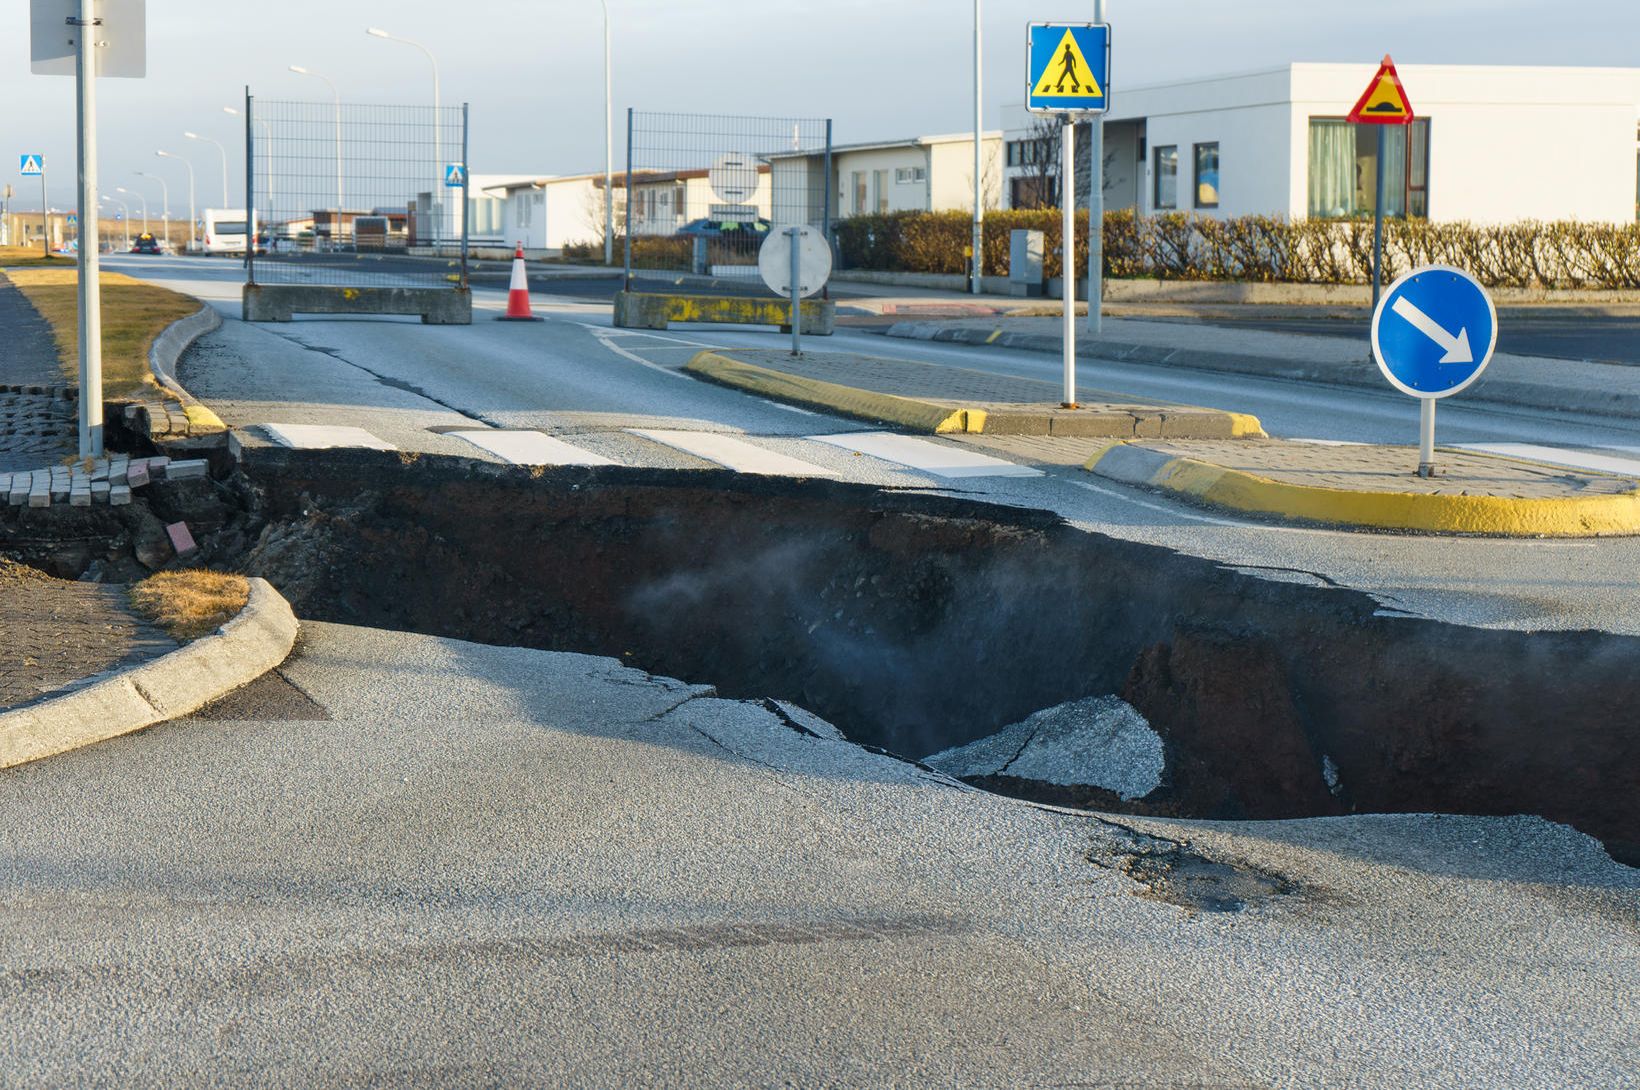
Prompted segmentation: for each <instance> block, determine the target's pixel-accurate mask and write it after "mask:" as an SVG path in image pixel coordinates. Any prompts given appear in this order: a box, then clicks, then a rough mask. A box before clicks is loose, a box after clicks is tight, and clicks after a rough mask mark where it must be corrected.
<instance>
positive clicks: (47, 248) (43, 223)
mask: <svg viewBox="0 0 1640 1090" xmlns="http://www.w3.org/2000/svg"><path fill="white" fill-rule="evenodd" d="M40 252H41V255H42V256H44V257H50V256H51V206H50V205H49V204H47V203H46V165H45V160H43V159H42V160H40Z"/></svg>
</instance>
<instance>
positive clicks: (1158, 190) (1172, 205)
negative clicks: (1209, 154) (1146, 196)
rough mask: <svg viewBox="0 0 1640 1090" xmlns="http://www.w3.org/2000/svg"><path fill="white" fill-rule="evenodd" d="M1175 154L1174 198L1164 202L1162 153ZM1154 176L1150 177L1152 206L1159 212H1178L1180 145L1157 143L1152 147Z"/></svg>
mask: <svg viewBox="0 0 1640 1090" xmlns="http://www.w3.org/2000/svg"><path fill="white" fill-rule="evenodd" d="M1164 152H1172V154H1173V200H1172V201H1171V202H1169V203H1168V204H1163V203H1162V154H1163V153H1164ZM1150 155H1151V170H1152V176H1151V179H1150V207H1151V209H1152V210H1153V211H1157V212H1164V211H1165V212H1176V211H1178V208H1179V145H1177V144H1157V145H1156V146H1155V147H1153V148H1151V149H1150Z"/></svg>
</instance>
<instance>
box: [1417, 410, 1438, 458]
mask: <svg viewBox="0 0 1640 1090" xmlns="http://www.w3.org/2000/svg"><path fill="white" fill-rule="evenodd" d="M1418 401H1419V405H1418V476H1420V477H1433V476H1435V399H1434V398H1432V397H1423V398H1419V399H1418Z"/></svg>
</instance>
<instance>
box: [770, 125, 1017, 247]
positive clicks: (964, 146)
mask: <svg viewBox="0 0 1640 1090" xmlns="http://www.w3.org/2000/svg"><path fill="white" fill-rule="evenodd" d="M981 140H982V143H981V156H982V164H981V165H982V170H983V175H982V176H983V179H984V181H983V183H982V186H981V190H982V193H983V196H984V199H985V205H986V207H988V208H999V207H1002V204H1001V200H1002V146H1003V134H1002V133H1001V132H1000V131H993V132H987V133H984V134H983V135H982V137H981ZM769 159H770V162H771V163H773V165H774V171H775V179H774V188H775V193H774V219H775V225H776V226H777V227H778V226H780V225H781V224H783V223H791V222H802V223H811V224H815V225H818V224H819V223H820V221H821V218H822V215H823V208H822V207H821V205H822V204H823V202H824V199H825V190H824V189H823V188H822V186H821V185H820V184H819V181H818V180H819V178H820V175H821V174H822V173H823V164H824V162H825V155H824V153H823V152H819V151H804V152H782V153H779V154H776V155H771V156H769ZM831 193H832V203H831V213H832V218H833V219H847V218H848V217H849V216H859V215H865V214H867V213H873V212H944V211H950V210H968V209H972V208H973V207H974V135H973V133H955V134H952V135H948V136H917V137H912V138H910V139H907V140H882V141H877V142H874V143H868V144H839V145H837V146H835V147H833V148H832V149H831Z"/></svg>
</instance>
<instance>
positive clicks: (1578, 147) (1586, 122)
mask: <svg viewBox="0 0 1640 1090" xmlns="http://www.w3.org/2000/svg"><path fill="white" fill-rule="evenodd" d="M1398 70H1399V73H1400V77H1401V82H1402V84H1403V86H1404V87H1405V89H1406V94H1407V98H1408V99H1409V100H1410V101H1411V104H1412V108H1413V112H1414V114H1415V116H1416V118H1417V120H1416V121H1415V122H1414V123H1413V124H1412V125H1411V126H1398V125H1397V126H1387V127H1386V136H1387V138H1388V139H1387V148H1386V153H1385V156H1384V161H1385V166H1386V170H1387V177H1386V181H1387V184H1388V190H1387V193H1386V199H1385V202H1384V203H1385V212H1386V213H1388V214H1391V215H1411V216H1414V217H1427V218H1429V219H1431V220H1447V221H1451V220H1471V221H1475V222H1483V223H1503V222H1510V221H1515V220H1523V219H1538V220H1582V221H1598V222H1632V221H1633V220H1634V219H1635V217H1636V211H1637V201H1640V174H1637V164H1640V159H1637V143H1636V134H1637V128H1640V69H1633V68H1525V67H1494V66H1479V65H1475V66H1470V65H1417V64H1409V65H1401V66H1398ZM1376 71H1377V66H1376V65H1374V64H1292V65H1287V66H1285V67H1282V68H1276V69H1270V70H1266V71H1260V72H1248V73H1241V74H1235V75H1225V76H1212V77H1204V78H1201V79H1192V80H1181V81H1177V82H1173V83H1165V84H1158V85H1155V86H1150V87H1132V88H1123V87H1120V86H1118V87H1116V88H1114V90H1113V92H1112V110H1111V112H1110V113H1109V114H1108V115H1106V123H1105V173H1104V192H1105V206H1106V207H1107V208H1112V209H1116V208H1137V209H1139V210H1140V211H1141V212H1143V213H1147V214H1149V213H1155V212H1166V211H1181V212H1192V213H1196V214H1200V215H1213V216H1239V215H1247V214H1253V213H1263V214H1274V215H1281V216H1286V217H1289V218H1293V219H1298V218H1302V217H1306V216H1317V217H1331V216H1347V215H1357V214H1367V213H1371V212H1372V210H1373V202H1374V199H1375V190H1374V187H1375V184H1376V178H1377V175H1376V171H1377V159H1378V156H1377V133H1376V131H1375V130H1376V127H1375V126H1369V125H1361V126H1352V125H1350V124H1348V123H1347V122H1346V121H1345V120H1344V118H1345V115H1346V114H1348V113H1349V111H1350V108H1351V107H1352V106H1353V105H1354V104H1355V101H1356V99H1357V98H1358V97H1359V96H1360V94H1361V92H1362V91H1363V90H1364V89H1365V88H1366V86H1367V83H1368V81H1369V80H1370V79H1371V78H1372V76H1373V75H1374V74H1375V73H1376ZM1009 120H1010V129H1009V147H1008V151H1007V158H1008V166H1007V175H1008V185H1007V190H1008V193H1009V196H1010V197H1011V198H1014V200H1015V201H1017V200H1018V199H1019V197H1020V196H1021V195H1025V196H1028V195H1029V193H1030V190H1029V189H1028V188H1025V187H1022V186H1021V182H1022V180H1028V179H1030V178H1031V177H1032V176H1033V175H1034V174H1035V170H1034V168H1033V167H1032V166H1031V165H1030V164H1029V162H1028V161H1027V160H1028V159H1029V158H1030V157H1031V156H1032V154H1033V149H1031V148H1030V147H1029V145H1030V139H1029V138H1030V120H1029V115H1027V114H1025V112H1024V110H1023V109H1022V108H1020V107H1011V108H1010V109H1009ZM1077 143H1078V150H1079V151H1081V150H1082V149H1084V148H1086V147H1087V142H1086V137H1085V134H1084V133H1079V134H1078V141H1077ZM1079 169H1081V170H1086V159H1085V158H1083V159H1081V161H1080V165H1079Z"/></svg>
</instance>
